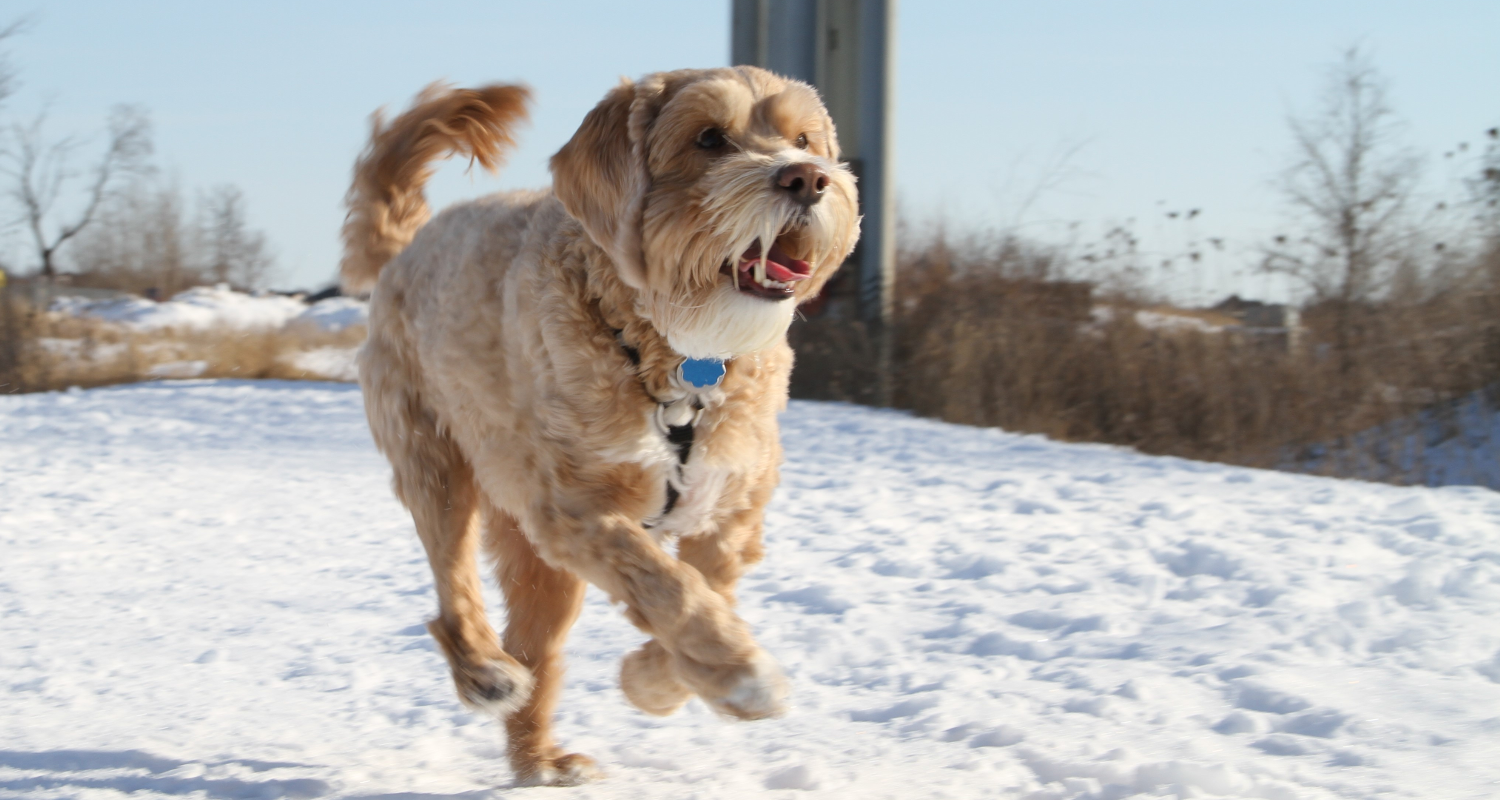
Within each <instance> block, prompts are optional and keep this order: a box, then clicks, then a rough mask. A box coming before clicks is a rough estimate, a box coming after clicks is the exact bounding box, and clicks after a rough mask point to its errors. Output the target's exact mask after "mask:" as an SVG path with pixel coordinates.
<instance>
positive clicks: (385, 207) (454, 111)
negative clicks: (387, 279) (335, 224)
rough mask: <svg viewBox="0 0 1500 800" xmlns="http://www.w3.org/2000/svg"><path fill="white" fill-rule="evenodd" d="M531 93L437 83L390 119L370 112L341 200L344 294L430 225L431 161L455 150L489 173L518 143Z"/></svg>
mask: <svg viewBox="0 0 1500 800" xmlns="http://www.w3.org/2000/svg"><path fill="white" fill-rule="evenodd" d="M530 97H531V92H530V90H528V89H527V88H526V87H524V86H503V85H495V86H485V87H482V88H479V89H454V88H452V87H450V86H448V85H446V84H443V83H434V84H432V85H431V86H428V87H427V88H426V89H423V90H422V93H421V94H419V95H417V99H416V100H415V102H413V104H412V108H411V110H410V111H407V112H406V113H405V114H402V115H401V116H399V117H396V118H395V119H394V120H392V121H391V122H390V124H386V122H385V119H384V117H383V115H382V114H381V112H379V111H377V112H375V114H374V116H372V117H371V118H370V128H371V132H370V146H369V147H368V148H366V149H365V151H364V153H362V154H360V157H359V160H358V161H356V162H355V164H354V184H353V185H352V186H350V187H349V194H348V196H347V197H346V198H345V200H344V202H345V204H346V205H347V206H348V207H349V216H348V217H347V218H346V219H345V220H344V234H343V235H344V258H343V261H342V262H340V264H339V276H340V278H341V280H342V283H343V288H344V292H345V293H347V294H363V293H365V292H368V291H369V290H370V289H371V288H372V287H374V285H375V279H376V278H378V277H379V276H380V268H381V267H384V266H385V265H386V262H388V261H390V260H391V259H392V258H395V257H396V255H397V254H398V253H400V252H401V251H402V250H403V249H405V248H406V246H407V245H408V244H410V243H411V240H412V237H413V236H415V235H416V233H417V229H419V228H421V227H422V225H423V224H424V223H426V222H427V219H428V218H429V217H430V216H431V211H430V210H429V209H428V208H427V199H426V198H425V197H424V196H423V195H422V188H423V187H424V186H426V184H427V180H428V179H429V178H431V177H432V172H433V162H434V161H436V160H437V159H439V158H442V157H445V156H447V155H449V154H452V153H460V154H463V155H467V156H468V157H469V158H470V161H471V163H472V162H476V161H477V162H479V164H480V165H481V166H483V167H484V168H485V169H487V170H489V171H491V172H494V171H495V170H496V169H497V168H498V167H499V165H500V162H501V159H502V157H503V155H504V152H505V150H507V149H509V148H510V147H511V146H513V145H514V144H515V139H514V137H513V135H512V134H513V132H514V130H515V128H516V126H517V124H519V123H520V122H521V121H523V120H525V119H526V102H527V100H529V99H530Z"/></svg>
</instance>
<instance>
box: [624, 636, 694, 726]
mask: <svg viewBox="0 0 1500 800" xmlns="http://www.w3.org/2000/svg"><path fill="white" fill-rule="evenodd" d="M671 661H672V656H671V654H670V653H668V652H667V651H666V648H664V647H662V646H661V643H659V642H657V641H656V640H655V639H652V640H651V641H649V642H646V643H645V644H644V645H642V646H641V649H639V650H636V651H635V652H633V653H631V654H629V655H627V656H625V659H624V660H623V661H621V662H620V689H621V691H623V692H625V699H626V700H629V701H630V704H631V705H633V706H635V707H636V708H639V709H640V710H642V711H644V712H646V713H647V714H653V715H655V716H658V717H665V716H667V715H668V714H671V713H673V712H675V711H677V709H679V708H682V705H683V703H686V702H687V701H688V698H690V697H692V696H693V690H692V689H689V688H688V687H686V686H684V685H683V684H682V681H679V680H677V676H676V675H673V674H672V664H671Z"/></svg>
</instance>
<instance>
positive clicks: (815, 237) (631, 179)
mask: <svg viewBox="0 0 1500 800" xmlns="http://www.w3.org/2000/svg"><path fill="white" fill-rule="evenodd" d="M838 157H839V147H838V140H837V138H836V137H835V135H834V130H833V122H832V120H831V119H829V116H828V112H827V111H826V110H824V108H823V103H822V101H821V100H819V98H818V94H817V92H816V91H814V90H813V88H812V87H810V86H808V85H807V84H805V83H801V82H799V81H793V80H788V79H786V78H782V77H780V76H777V75H774V74H772V73H770V72H767V71H765V70H763V69H758V68H756V67H735V68H725V69H713V70H684V71H679V72H666V73H658V74H655V75H651V76H648V77H647V78H645V79H644V80H641V81H640V82H635V83H632V82H630V81H623V82H621V84H620V85H619V86H617V87H616V88H615V89H614V90H613V91H611V92H610V93H609V94H608V95H606V96H605V98H604V100H603V101H601V102H600V103H599V105H598V106H596V107H595V108H594V110H593V111H590V112H589V114H588V116H587V117H585V118H584V120H583V125H581V126H580V127H579V129H578V132H577V133H575V134H574V135H573V138H572V139H571V140H570V141H569V142H568V143H567V144H566V145H564V146H563V148H562V149H561V150H559V151H558V153H557V155H555V156H553V157H552V174H553V185H554V190H555V191H556V193H557V197H558V199H559V200H560V201H562V204H563V206H564V208H566V209H567V211H568V213H569V214H571V215H572V216H573V217H574V218H575V219H577V220H578V221H579V222H580V223H581V224H582V225H583V228H584V230H585V232H587V234H588V235H589V237H590V238H591V239H592V240H593V241H594V242H595V243H596V244H598V245H599V247H600V248H602V249H603V250H604V252H605V253H607V254H608V255H609V257H610V259H611V260H612V261H613V262H614V264H615V268H616V269H617V271H618V274H619V276H620V278H621V280H623V281H624V283H625V284H627V285H628V286H630V287H631V288H633V289H634V290H635V291H636V292H637V302H636V307H637V310H638V311H639V312H640V313H641V314H642V315H643V316H646V317H647V318H649V319H650V320H651V322H652V324H653V325H654V326H655V327H656V329H657V330H658V331H659V332H660V333H662V334H663V335H664V336H666V337H667V341H668V343H669V344H671V346H672V347H673V349H675V350H676V351H677V352H679V353H682V354H683V355H686V356H689V357H693V358H728V357H732V356H736V355H741V354H744V353H749V352H753V351H755V350H758V349H760V348H762V347H766V346H768V345H770V344H772V343H774V342H776V341H778V340H779V339H780V338H781V336H782V335H784V334H785V332H786V328H787V326H788V325H789V324H790V323H791V318H792V311H793V309H794V308H795V307H796V305H797V303H799V302H801V301H803V300H806V299H808V298H811V297H813V296H814V295H816V294H817V293H818V291H819V289H821V288H822V286H823V284H824V283H826V282H827V281H828V278H829V277H830V276H831V275H832V274H833V272H834V270H836V269H837V268H838V265H839V264H840V263H841V262H842V261H843V260H844V258H845V257H847V256H848V255H849V252H850V251H851V250H853V249H854V243H855V240H856V239H858V238H859V207H858V201H857V198H856V194H855V188H854V176H853V175H852V174H851V173H850V172H849V170H848V168H847V167H845V166H843V165H842V164H840V163H839V160H838Z"/></svg>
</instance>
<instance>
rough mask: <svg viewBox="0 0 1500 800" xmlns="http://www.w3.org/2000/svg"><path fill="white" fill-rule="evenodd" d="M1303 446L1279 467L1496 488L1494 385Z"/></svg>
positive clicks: (1499, 455) (1498, 419) (1499, 416)
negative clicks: (1348, 434) (1340, 437)
mask: <svg viewBox="0 0 1500 800" xmlns="http://www.w3.org/2000/svg"><path fill="white" fill-rule="evenodd" d="M1306 451H1307V452H1299V453H1297V454H1295V455H1294V456H1293V457H1291V458H1288V459H1287V461H1286V463H1285V464H1283V465H1282V466H1283V468H1285V469H1289V470H1295V471H1300V472H1314V473H1327V472H1337V473H1338V474H1340V475H1352V476H1355V477H1360V478H1368V479H1370V480H1382V481H1400V482H1406V483H1420V484H1423V485H1426V486H1457V485H1472V486H1487V487H1489V488H1491V489H1500V384H1496V385H1494V386H1491V387H1490V388H1488V389H1483V390H1480V391H1477V392H1471V393H1469V394H1467V395H1464V396H1462V397H1459V398H1457V399H1455V400H1452V401H1448V402H1443V403H1432V404H1431V405H1429V406H1428V407H1427V408H1426V409H1424V410H1422V411H1421V412H1419V413H1417V414H1414V415H1412V416H1410V417H1407V418H1405V419H1399V420H1395V421H1392V422H1388V423H1386V424H1384V425H1378V426H1376V427H1374V428H1371V429H1370V430H1366V431H1361V432H1359V433H1357V434H1354V435H1353V436H1351V437H1349V438H1348V439H1346V440H1343V441H1340V442H1334V443H1331V444H1325V445H1319V446H1317V447H1313V448H1307V449H1306Z"/></svg>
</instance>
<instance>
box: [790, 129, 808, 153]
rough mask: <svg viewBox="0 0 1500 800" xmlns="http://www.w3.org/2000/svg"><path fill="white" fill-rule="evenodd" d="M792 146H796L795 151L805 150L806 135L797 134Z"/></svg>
mask: <svg viewBox="0 0 1500 800" xmlns="http://www.w3.org/2000/svg"><path fill="white" fill-rule="evenodd" d="M793 144H795V145H797V149H798V150H806V149H807V134H805V133H799V134H797V141H795V142H793Z"/></svg>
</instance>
